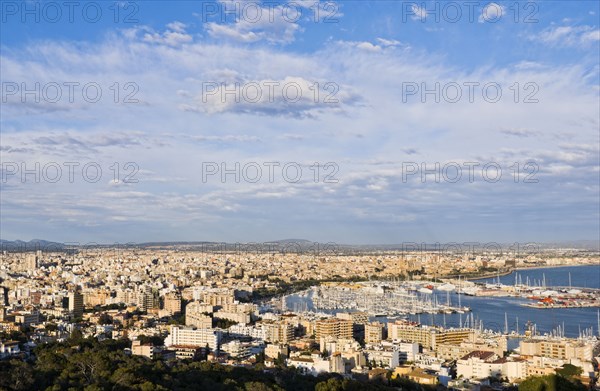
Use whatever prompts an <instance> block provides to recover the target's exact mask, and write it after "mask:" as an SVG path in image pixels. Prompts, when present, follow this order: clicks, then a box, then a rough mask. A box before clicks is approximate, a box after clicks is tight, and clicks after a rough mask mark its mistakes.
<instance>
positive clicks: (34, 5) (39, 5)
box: [0, 0, 139, 24]
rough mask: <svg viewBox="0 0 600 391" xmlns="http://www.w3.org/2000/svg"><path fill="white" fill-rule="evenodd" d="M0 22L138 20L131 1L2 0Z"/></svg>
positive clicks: (134, 21) (135, 4) (132, 21)
mask: <svg viewBox="0 0 600 391" xmlns="http://www.w3.org/2000/svg"><path fill="white" fill-rule="evenodd" d="M0 12H1V19H0V20H2V23H14V22H18V23H24V24H32V23H98V22H100V21H109V22H113V23H119V24H135V23H139V20H138V18H137V15H138V12H139V5H138V2H134V1H114V2H111V1H37V0H34V1H23V0H22V1H2V2H0Z"/></svg>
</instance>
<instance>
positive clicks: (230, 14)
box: [201, 0, 340, 24]
mask: <svg viewBox="0 0 600 391" xmlns="http://www.w3.org/2000/svg"><path fill="white" fill-rule="evenodd" d="M339 12H340V11H339V5H338V4H337V3H335V2H333V1H309V2H307V1H303V0H299V1H289V2H276V1H269V0H267V1H251V0H250V1H245V0H244V1H240V0H238V1H236V0H233V1H217V2H215V1H202V13H201V17H202V22H203V23H207V22H211V21H216V22H221V23H225V22H244V23H247V24H254V23H263V24H264V23H279V22H280V21H284V22H287V23H297V22H299V21H301V20H305V21H312V22H314V23H338V22H339V19H338V15H339Z"/></svg>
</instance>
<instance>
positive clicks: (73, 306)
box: [69, 290, 83, 318]
mask: <svg viewBox="0 0 600 391" xmlns="http://www.w3.org/2000/svg"><path fill="white" fill-rule="evenodd" d="M69 312H71V314H72V315H73V317H74V318H81V317H82V316H83V295H82V294H81V292H79V291H77V290H75V291H72V292H69Z"/></svg>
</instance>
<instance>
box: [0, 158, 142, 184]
mask: <svg viewBox="0 0 600 391" xmlns="http://www.w3.org/2000/svg"><path fill="white" fill-rule="evenodd" d="M0 166H1V168H2V170H1V174H2V183H8V182H9V181H13V180H14V181H19V182H20V183H58V182H68V183H75V182H76V181H83V182H86V183H97V182H99V181H101V180H102V178H103V174H104V173H105V172H107V171H108V172H110V173H111V175H110V181H111V182H112V183H138V182H139V179H138V178H137V177H136V175H137V173H138V172H139V170H140V167H139V166H138V164H137V163H135V162H127V163H123V164H121V163H118V162H115V163H112V164H111V165H109V166H107V167H106V166H105V167H104V169H103V168H102V165H101V164H100V163H98V162H62V163H57V162H45V163H41V162H2V163H1V164H0ZM104 178H106V177H104Z"/></svg>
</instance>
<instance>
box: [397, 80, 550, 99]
mask: <svg viewBox="0 0 600 391" xmlns="http://www.w3.org/2000/svg"><path fill="white" fill-rule="evenodd" d="M539 90H540V87H539V85H538V84H537V83H534V82H526V83H519V82H514V83H512V84H510V85H509V86H505V87H504V88H503V87H502V84H500V83H497V82H494V81H492V82H486V83H482V82H478V81H465V82H462V83H458V82H456V81H451V82H446V83H441V82H435V83H431V82H429V83H428V82H414V81H409V82H402V103H408V102H421V103H440V102H444V103H459V102H468V103H475V102H476V101H483V102H486V103H498V102H500V101H501V100H502V99H503V96H504V99H505V100H510V98H512V101H513V102H514V103H539V99H538V98H537V97H536V95H537V93H538V92H539Z"/></svg>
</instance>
